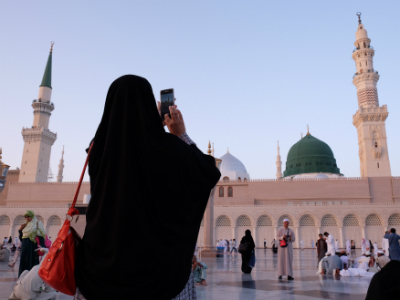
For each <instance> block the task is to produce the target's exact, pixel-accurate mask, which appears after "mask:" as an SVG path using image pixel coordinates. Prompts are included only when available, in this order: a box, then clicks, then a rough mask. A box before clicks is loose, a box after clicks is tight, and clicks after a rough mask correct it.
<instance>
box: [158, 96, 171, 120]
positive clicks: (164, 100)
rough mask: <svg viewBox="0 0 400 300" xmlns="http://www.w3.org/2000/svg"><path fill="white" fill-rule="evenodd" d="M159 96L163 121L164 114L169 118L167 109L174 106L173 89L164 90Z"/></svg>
mask: <svg viewBox="0 0 400 300" xmlns="http://www.w3.org/2000/svg"><path fill="white" fill-rule="evenodd" d="M160 95H161V120H163V121H164V116H165V114H168V115H169V117H171V115H170V114H169V107H170V106H173V105H175V96H174V89H166V90H162V91H161V92H160Z"/></svg>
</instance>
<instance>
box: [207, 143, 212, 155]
mask: <svg viewBox="0 0 400 300" xmlns="http://www.w3.org/2000/svg"><path fill="white" fill-rule="evenodd" d="M207 153H208V155H211V153H212V151H211V142H210V141H208V150H207Z"/></svg>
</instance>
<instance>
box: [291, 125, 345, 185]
mask: <svg viewBox="0 0 400 300" xmlns="http://www.w3.org/2000/svg"><path fill="white" fill-rule="evenodd" d="M303 173H333V174H338V175H342V174H340V169H339V168H338V167H337V165H336V159H335V157H334V156H333V152H332V150H331V148H330V147H329V146H328V144H326V143H324V142H323V141H320V140H319V139H317V138H315V137H313V136H312V135H311V134H309V133H308V134H307V135H306V136H305V137H303V138H302V139H301V140H300V141H298V142H297V143H296V144H294V145H293V146H292V148H290V150H289V153H288V156H287V160H286V170H285V172H283V177H286V176H291V175H297V174H303Z"/></svg>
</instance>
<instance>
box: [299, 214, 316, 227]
mask: <svg viewBox="0 0 400 300" xmlns="http://www.w3.org/2000/svg"><path fill="white" fill-rule="evenodd" d="M299 225H300V226H314V227H315V221H314V219H313V218H312V217H311V216H310V215H304V216H302V217H301V219H300V224H299Z"/></svg>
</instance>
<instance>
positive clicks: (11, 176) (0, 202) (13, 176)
mask: <svg viewBox="0 0 400 300" xmlns="http://www.w3.org/2000/svg"><path fill="white" fill-rule="evenodd" d="M19 173H20V170H9V171H8V175H7V181H6V184H5V187H4V190H3V191H2V192H1V193H0V206H4V205H6V199H7V194H8V189H9V186H10V183H13V182H18V179H19ZM0 237H1V235H0Z"/></svg>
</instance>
